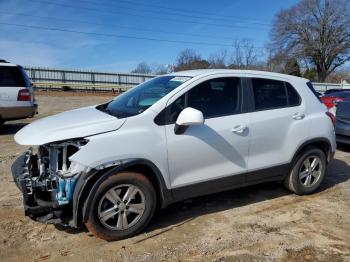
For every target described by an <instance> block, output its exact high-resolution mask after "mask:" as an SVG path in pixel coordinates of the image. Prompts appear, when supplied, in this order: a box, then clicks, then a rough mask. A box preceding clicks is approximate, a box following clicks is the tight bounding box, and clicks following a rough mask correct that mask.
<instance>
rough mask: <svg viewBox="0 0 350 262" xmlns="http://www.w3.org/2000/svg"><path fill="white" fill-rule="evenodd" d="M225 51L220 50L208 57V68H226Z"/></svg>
mask: <svg viewBox="0 0 350 262" xmlns="http://www.w3.org/2000/svg"><path fill="white" fill-rule="evenodd" d="M226 59H227V49H221V50H219V51H218V52H216V53H214V54H211V55H210V56H209V59H208V62H209V68H216V69H221V68H226Z"/></svg>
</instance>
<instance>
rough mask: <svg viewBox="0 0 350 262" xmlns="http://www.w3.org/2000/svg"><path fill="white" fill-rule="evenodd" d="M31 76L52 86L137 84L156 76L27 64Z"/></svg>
mask: <svg viewBox="0 0 350 262" xmlns="http://www.w3.org/2000/svg"><path fill="white" fill-rule="evenodd" d="M24 69H25V70H26V72H27V74H28V76H29V78H30V79H31V81H32V82H34V83H45V84H47V83H50V84H51V83H52V85H51V86H54V84H57V85H55V86H60V85H61V86H63V85H66V86H75V85H73V84H80V85H81V86H84V87H85V86H91V85H106V86H110V85H117V86H135V85H138V84H140V83H143V82H145V81H147V80H149V79H152V78H153V77H155V75H151V74H138V73H117V72H97V71H88V70H72V69H59V68H43V67H30V66H25V67H24Z"/></svg>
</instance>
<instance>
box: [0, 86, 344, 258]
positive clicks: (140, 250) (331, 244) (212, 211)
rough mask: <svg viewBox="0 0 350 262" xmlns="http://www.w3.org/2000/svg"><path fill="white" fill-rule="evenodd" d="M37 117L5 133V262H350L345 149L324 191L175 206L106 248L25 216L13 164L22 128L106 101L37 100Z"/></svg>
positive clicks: (0, 190) (1, 200)
mask: <svg viewBox="0 0 350 262" xmlns="http://www.w3.org/2000/svg"><path fill="white" fill-rule="evenodd" d="M37 99H38V102H39V111H40V114H39V115H38V116H36V117H35V118H34V119H27V120H22V121H14V122H10V123H7V124H5V125H4V126H3V127H0V207H1V208H0V258H1V261H58V260H61V261H62V260H63V261H77V262H79V261H164V260H165V261H298V262H299V261H350V216H349V214H350V168H349V163H350V154H349V153H348V152H350V150H349V149H348V148H341V150H338V151H337V153H336V155H335V159H334V160H333V162H332V163H331V164H330V165H329V167H328V171H327V175H326V179H325V181H324V183H323V184H322V187H321V189H320V190H319V191H318V192H317V193H315V194H313V195H311V196H302V197H301V196H296V195H294V194H291V193H289V192H288V191H286V190H285V189H283V187H282V186H281V185H280V184H278V183H267V184H262V185H257V186H251V187H247V188H243V189H238V190H232V191H228V192H224V193H219V194H214V195H209V196H205V197H199V198H195V199H191V200H187V201H184V202H181V203H176V204H173V205H171V206H169V207H167V208H166V209H164V210H162V211H160V212H159V213H157V214H156V216H155V218H154V219H153V221H152V223H151V224H150V226H149V227H148V228H147V229H146V231H145V232H144V233H142V234H140V235H138V236H136V237H133V238H130V239H127V240H123V241H117V242H105V241H103V240H100V239H97V238H95V237H93V236H92V235H91V234H90V233H88V232H87V231H86V230H84V229H81V230H68V229H59V228H56V227H54V226H53V225H43V224H40V223H37V222H35V221H32V220H30V219H29V218H27V217H25V216H24V212H23V209H22V202H21V201H22V198H21V194H20V193H19V191H18V189H17V188H16V187H15V184H14V183H13V182H12V179H11V174H10V166H11V164H12V162H13V160H14V159H15V158H16V156H17V155H19V154H20V153H21V152H22V151H23V150H24V149H25V148H24V147H22V146H19V145H16V144H15V142H14V140H13V135H14V134H15V132H17V131H18V130H19V129H20V128H21V127H23V126H24V125H25V124H27V123H29V122H31V121H33V120H35V119H38V118H41V117H44V116H47V115H52V114H55V113H58V112H61V111H64V110H68V109H72V108H77V107H81V106H85V105H92V104H98V103H101V102H103V101H106V100H109V99H110V97H108V96H92V95H74V96H68V95H62V94H51V95H47V94H45V93H44V94H40V95H39V96H37Z"/></svg>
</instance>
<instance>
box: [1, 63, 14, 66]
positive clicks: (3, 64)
mask: <svg viewBox="0 0 350 262" xmlns="http://www.w3.org/2000/svg"><path fill="white" fill-rule="evenodd" d="M0 66H17V65H15V64H11V63H7V62H6V63H0Z"/></svg>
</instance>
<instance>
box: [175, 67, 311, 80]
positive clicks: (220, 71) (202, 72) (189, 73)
mask: <svg viewBox="0 0 350 262" xmlns="http://www.w3.org/2000/svg"><path fill="white" fill-rule="evenodd" d="M212 74H256V75H263V76H266V77H280V78H290V79H299V80H300V79H304V80H306V81H309V80H308V79H305V78H301V77H297V76H292V75H287V74H280V73H273V72H268V71H259V70H236V69H197V70H187V71H179V72H174V73H170V74H169V75H174V76H188V77H197V76H207V75H212Z"/></svg>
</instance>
